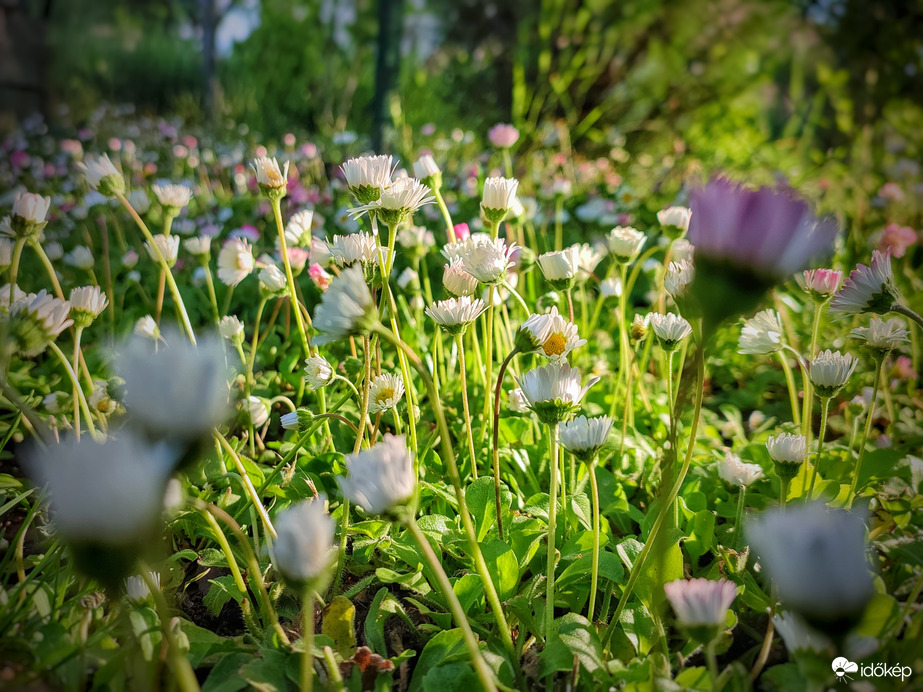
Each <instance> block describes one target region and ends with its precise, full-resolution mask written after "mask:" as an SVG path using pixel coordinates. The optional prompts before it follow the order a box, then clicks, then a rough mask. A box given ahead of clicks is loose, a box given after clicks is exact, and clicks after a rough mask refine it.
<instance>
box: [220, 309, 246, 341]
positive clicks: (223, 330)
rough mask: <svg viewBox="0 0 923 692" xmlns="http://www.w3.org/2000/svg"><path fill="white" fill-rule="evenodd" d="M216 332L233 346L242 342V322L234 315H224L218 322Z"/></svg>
mask: <svg viewBox="0 0 923 692" xmlns="http://www.w3.org/2000/svg"><path fill="white" fill-rule="evenodd" d="M218 333H219V334H220V335H221V336H222V338H224V339H227V340H228V341H230V342H231V343H232V344H233V345H234V346H239V345H240V344H242V343H243V342H244V323H243V322H241V321H240V320H239V319H238V318H237V317H235V316H234V315H226V316H224V317H222V318H221V321H220V322H219V323H218Z"/></svg>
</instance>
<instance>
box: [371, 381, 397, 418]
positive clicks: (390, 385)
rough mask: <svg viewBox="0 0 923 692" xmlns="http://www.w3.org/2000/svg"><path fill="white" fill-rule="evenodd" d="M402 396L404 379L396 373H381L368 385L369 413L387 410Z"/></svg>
mask: <svg viewBox="0 0 923 692" xmlns="http://www.w3.org/2000/svg"><path fill="white" fill-rule="evenodd" d="M402 396H404V381H403V380H402V379H401V378H400V376H398V375H392V374H391V373H382V374H381V375H379V376H378V377H376V378H375V379H374V380H372V384H371V385H370V386H369V413H380V412H382V411H388V410H389V409H392V408H394V407H395V406H397V404H398V402H399V401H400V400H401V397H402Z"/></svg>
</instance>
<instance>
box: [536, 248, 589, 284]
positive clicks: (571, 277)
mask: <svg viewBox="0 0 923 692" xmlns="http://www.w3.org/2000/svg"><path fill="white" fill-rule="evenodd" d="M538 266H539V268H540V269H541V270H542V274H543V275H544V276H545V280H546V281H547V282H548V283H549V284H550V285H551V287H552V288H554V289H555V290H557V291H566V290H569V289H571V288H573V287H574V284H575V283H576V282H577V272H578V270H579V269H580V249H579V248H578V247H577V246H576V245H575V246H572V247H569V248H565V249H564V250H561V251H560V252H546V253H545V254H543V255H539V257H538Z"/></svg>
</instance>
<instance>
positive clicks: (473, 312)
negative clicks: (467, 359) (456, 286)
mask: <svg viewBox="0 0 923 692" xmlns="http://www.w3.org/2000/svg"><path fill="white" fill-rule="evenodd" d="M485 310H487V303H485V302H484V301H483V300H481V299H480V298H476V299H474V300H472V299H471V297H470V296H465V295H463V296H460V297H458V298H448V299H446V300H439V301H436V302H435V303H433V304H432V305H430V306H429V307H428V308H426V314H427V315H429V316H430V317H431V318H432V319H433V321H434V322H435V323H436V324H438V325H439V326H440V327H442V329H443V330H444V331H445V332H446V333H448V334H451V335H452V336H457V335H459V334H464V333H465V330H466V329H467V328H468V325H469V324H471V323H472V322H474V321H475V320H476V319H477V318H478V317H480V316H481V314H482V313H484V311H485Z"/></svg>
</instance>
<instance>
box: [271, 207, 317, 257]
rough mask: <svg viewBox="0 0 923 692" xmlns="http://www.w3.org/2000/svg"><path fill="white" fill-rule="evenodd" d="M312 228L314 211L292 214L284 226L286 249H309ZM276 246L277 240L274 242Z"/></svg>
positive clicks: (306, 210) (304, 210) (305, 210)
mask: <svg viewBox="0 0 923 692" xmlns="http://www.w3.org/2000/svg"><path fill="white" fill-rule="evenodd" d="M313 227H314V210H313V209H302V210H301V211H299V212H298V213H296V214H292V216H291V218H290V219H289V220H288V223H287V224H285V244H286V247H289V248H293V247H301V248H310V247H311V241H312V239H313V235H312V233H311V231H312V229H313ZM276 244H278V239H277V241H276Z"/></svg>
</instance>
